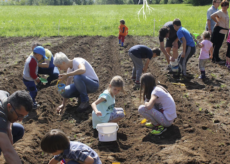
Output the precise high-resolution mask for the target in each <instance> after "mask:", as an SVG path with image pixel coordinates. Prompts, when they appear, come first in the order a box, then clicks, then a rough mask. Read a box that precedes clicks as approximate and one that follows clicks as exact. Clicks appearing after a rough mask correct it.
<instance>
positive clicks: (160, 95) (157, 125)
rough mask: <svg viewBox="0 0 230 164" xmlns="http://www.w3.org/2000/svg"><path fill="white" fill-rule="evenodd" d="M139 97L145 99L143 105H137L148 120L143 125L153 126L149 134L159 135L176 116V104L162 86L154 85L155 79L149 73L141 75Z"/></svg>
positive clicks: (140, 112)
mask: <svg viewBox="0 0 230 164" xmlns="http://www.w3.org/2000/svg"><path fill="white" fill-rule="evenodd" d="M142 90H144V93H143V96H142ZM140 99H143V100H144V101H145V105H141V106H139V108H138V112H139V114H140V115H142V116H143V117H144V118H146V119H147V120H148V121H150V123H146V124H145V125H146V126H147V127H151V128H153V130H152V131H151V134H153V135H160V134H162V133H163V132H164V131H166V130H167V127H170V126H171V125H172V124H173V121H174V119H175V118H176V117H177V114H176V104H175V102H174V100H173V98H172V96H171V95H170V93H169V92H168V91H167V90H166V89H165V88H164V87H162V86H160V85H156V79H155V78H154V76H153V75H152V74H151V73H145V74H143V75H142V76H141V89H140Z"/></svg>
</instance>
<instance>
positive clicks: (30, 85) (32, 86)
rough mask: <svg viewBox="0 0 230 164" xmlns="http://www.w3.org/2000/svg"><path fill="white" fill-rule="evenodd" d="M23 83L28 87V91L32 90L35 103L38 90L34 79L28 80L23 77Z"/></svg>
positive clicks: (31, 94) (31, 93)
mask: <svg viewBox="0 0 230 164" xmlns="http://www.w3.org/2000/svg"><path fill="white" fill-rule="evenodd" d="M23 83H24V84H25V86H26V87H27V89H28V91H29V92H30V96H31V97H32V99H33V102H34V103H35V98H36V96H37V93H38V91H37V88H36V85H35V83H34V81H28V80H25V79H24V78H23Z"/></svg>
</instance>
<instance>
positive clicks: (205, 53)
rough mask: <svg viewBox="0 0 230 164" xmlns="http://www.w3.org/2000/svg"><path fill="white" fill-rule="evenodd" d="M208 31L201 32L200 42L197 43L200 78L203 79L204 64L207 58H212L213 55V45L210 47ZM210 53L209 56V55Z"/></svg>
mask: <svg viewBox="0 0 230 164" xmlns="http://www.w3.org/2000/svg"><path fill="white" fill-rule="evenodd" d="M210 38H211V36H210V33H209V32H208V31H204V32H203V40H202V42H200V43H198V42H197V45H198V47H199V48H201V50H200V57H199V69H200V73H201V75H200V77H199V78H200V79H205V78H206V76H205V65H206V63H207V62H208V60H209V58H211V59H212V55H213V47H212V42H211V41H210ZM209 54H210V56H209Z"/></svg>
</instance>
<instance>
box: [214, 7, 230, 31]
mask: <svg viewBox="0 0 230 164" xmlns="http://www.w3.org/2000/svg"><path fill="white" fill-rule="evenodd" d="M214 14H217V15H218V17H219V22H218V26H220V27H222V28H225V29H229V16H228V13H227V14H225V13H224V12H223V11H222V10H219V11H217V12H215V13H214ZM220 33H222V34H227V33H228V30H220Z"/></svg>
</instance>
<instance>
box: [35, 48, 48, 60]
mask: <svg viewBox="0 0 230 164" xmlns="http://www.w3.org/2000/svg"><path fill="white" fill-rule="evenodd" d="M34 53H36V54H39V55H42V56H43V58H45V59H48V58H47V57H46V52H45V49H44V48H43V47H42V46H37V47H35V48H34Z"/></svg>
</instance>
